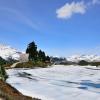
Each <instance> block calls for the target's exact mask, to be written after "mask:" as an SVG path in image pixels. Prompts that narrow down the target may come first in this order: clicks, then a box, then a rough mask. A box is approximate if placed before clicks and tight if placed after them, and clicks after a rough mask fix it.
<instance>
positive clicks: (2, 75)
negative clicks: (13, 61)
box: [0, 65, 8, 81]
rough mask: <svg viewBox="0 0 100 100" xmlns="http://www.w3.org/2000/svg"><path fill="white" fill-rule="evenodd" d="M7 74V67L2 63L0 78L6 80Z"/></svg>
mask: <svg viewBox="0 0 100 100" xmlns="http://www.w3.org/2000/svg"><path fill="white" fill-rule="evenodd" d="M7 77H8V76H7V74H6V71H5V67H3V66H2V65H0V79H1V80H3V81H5V80H6V79H7Z"/></svg>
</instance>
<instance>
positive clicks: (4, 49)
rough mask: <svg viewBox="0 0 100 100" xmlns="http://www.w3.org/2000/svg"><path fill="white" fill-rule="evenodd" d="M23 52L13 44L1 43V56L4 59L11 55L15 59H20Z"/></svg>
mask: <svg viewBox="0 0 100 100" xmlns="http://www.w3.org/2000/svg"><path fill="white" fill-rule="evenodd" d="M20 54H22V53H21V52H19V51H18V50H16V49H14V48H12V47H11V46H8V45H5V44H0V56H1V57H2V58H3V59H6V60H7V59H8V58H9V57H10V58H12V59H15V60H19V58H20Z"/></svg>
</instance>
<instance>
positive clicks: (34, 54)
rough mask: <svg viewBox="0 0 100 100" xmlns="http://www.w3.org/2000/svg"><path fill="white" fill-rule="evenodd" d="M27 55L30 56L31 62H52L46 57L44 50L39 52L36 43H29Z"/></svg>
mask: <svg viewBox="0 0 100 100" xmlns="http://www.w3.org/2000/svg"><path fill="white" fill-rule="evenodd" d="M26 53H28V54H29V61H33V62H35V63H36V62H50V57H49V56H46V54H45V52H44V51H42V50H39V51H38V50H37V45H36V44H35V42H31V43H29V45H28V47H27V49H26Z"/></svg>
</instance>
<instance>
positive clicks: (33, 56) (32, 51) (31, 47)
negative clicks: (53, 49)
mask: <svg viewBox="0 0 100 100" xmlns="http://www.w3.org/2000/svg"><path fill="white" fill-rule="evenodd" d="M26 53H28V54H29V60H30V61H35V60H37V56H38V52H37V45H36V44H35V42H34V41H33V42H31V43H29V44H28V47H27V49H26Z"/></svg>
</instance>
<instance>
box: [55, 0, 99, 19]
mask: <svg viewBox="0 0 100 100" xmlns="http://www.w3.org/2000/svg"><path fill="white" fill-rule="evenodd" d="M97 4H100V0H91V1H89V2H86V3H84V2H83V1H79V2H74V1H73V2H72V3H66V4H65V5H64V6H62V7H61V8H59V9H57V10H56V14H57V18H60V19H69V18H71V17H72V16H73V15H74V14H84V13H85V12H86V11H87V9H88V8H89V7H90V6H95V5H97Z"/></svg>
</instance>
